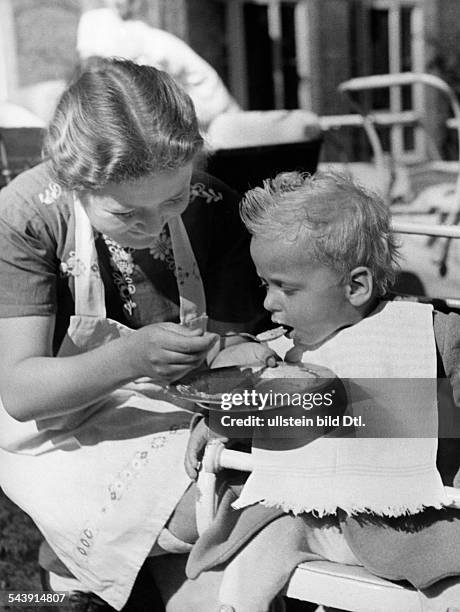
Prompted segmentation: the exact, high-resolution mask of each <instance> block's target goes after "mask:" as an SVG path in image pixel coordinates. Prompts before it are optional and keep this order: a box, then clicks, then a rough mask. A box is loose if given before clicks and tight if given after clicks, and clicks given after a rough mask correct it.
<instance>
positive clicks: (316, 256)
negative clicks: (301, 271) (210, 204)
mask: <svg viewBox="0 0 460 612" xmlns="http://www.w3.org/2000/svg"><path fill="white" fill-rule="evenodd" d="M240 213H241V217H242V219H243V222H244V224H245V225H246V227H247V228H248V230H249V231H250V232H251V233H252V234H253V235H254V236H255V237H258V238H259V237H263V238H266V239H268V240H273V239H280V238H282V239H284V240H289V241H293V242H296V243H298V244H299V248H302V249H304V251H305V254H306V256H307V257H309V258H311V260H312V261H316V262H318V263H320V264H322V265H324V266H327V267H329V268H331V269H333V270H335V271H337V272H339V273H340V274H341V275H342V279H343V280H344V281H347V280H348V279H349V274H350V272H351V271H352V270H353V269H354V268H356V267H357V266H366V267H367V268H369V269H370V270H371V272H372V275H373V278H374V283H375V286H376V289H377V291H378V292H379V294H380V295H383V294H384V293H385V292H386V291H387V289H388V286H389V285H390V284H391V283H393V282H394V278H395V274H396V268H397V261H398V256H399V255H398V244H397V242H396V239H395V236H394V234H393V232H392V230H391V225H390V212H389V210H388V208H387V206H385V204H384V202H383V200H382V198H381V197H380V196H378V195H377V194H375V193H372V192H370V191H368V190H367V189H365V188H364V187H362V186H361V185H359V184H358V183H357V182H355V181H354V180H353V179H352V178H351V177H350V176H348V175H345V174H341V173H337V172H332V171H328V172H318V173H317V174H315V175H314V176H310V175H308V174H302V173H300V172H286V173H282V174H278V175H277V176H276V177H275V178H274V179H272V180H266V181H264V186H263V187H256V188H255V189H252V190H251V191H248V192H247V193H246V195H245V197H244V199H243V201H242V202H241V205H240Z"/></svg>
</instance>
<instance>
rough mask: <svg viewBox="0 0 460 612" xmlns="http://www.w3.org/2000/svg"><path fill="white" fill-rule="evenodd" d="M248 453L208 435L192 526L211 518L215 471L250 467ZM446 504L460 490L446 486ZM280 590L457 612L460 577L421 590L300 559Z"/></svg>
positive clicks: (315, 598) (459, 496) (327, 599)
mask: <svg viewBox="0 0 460 612" xmlns="http://www.w3.org/2000/svg"><path fill="white" fill-rule="evenodd" d="M252 467H253V466H252V458H251V454H250V453H244V452H241V451H234V450H230V449H227V448H225V446H224V444H223V443H222V442H221V441H220V440H211V441H210V442H209V443H208V445H207V447H206V450H205V453H204V457H203V461H202V469H201V471H200V474H199V477H198V488H199V491H200V498H199V500H198V502H197V524H198V531H199V533H202V532H203V531H204V530H205V529H206V528H207V527H208V526H209V525H210V524H211V522H212V520H213V518H214V514H215V511H216V494H215V483H216V474H217V472H218V471H219V470H221V469H224V468H228V469H232V470H242V471H246V472H250V471H252ZM446 493H447V495H448V497H449V499H450V500H451V503H452V506H455V507H457V508H460V489H454V488H453V487H446ZM284 595H286V596H287V597H290V598H292V599H298V600H301V601H308V602H312V603H316V604H319V605H322V606H327V607H332V608H339V609H340V610H349V611H350V612H460V578H449V579H445V580H443V581H441V582H439V583H437V584H436V585H435V586H433V587H431V588H429V589H427V590H426V591H424V592H421V591H417V590H416V589H414V588H413V587H411V586H410V585H409V584H408V583H396V582H391V581H390V580H385V579H383V578H378V577H377V576H374V575H373V574H371V573H370V572H368V571H367V570H366V569H364V568H363V567H358V566H352V565H342V564H340V563H333V562H332V561H309V562H308V563H301V564H300V565H299V566H298V567H297V569H296V570H295V572H294V574H293V575H292V577H291V579H290V581H289V584H288V585H287V587H286V590H285V592H284Z"/></svg>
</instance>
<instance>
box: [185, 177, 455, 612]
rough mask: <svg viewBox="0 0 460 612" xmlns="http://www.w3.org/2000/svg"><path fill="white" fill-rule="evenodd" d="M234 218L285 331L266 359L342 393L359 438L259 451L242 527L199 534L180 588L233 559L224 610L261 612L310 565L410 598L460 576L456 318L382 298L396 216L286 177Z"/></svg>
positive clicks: (358, 194) (349, 185) (346, 193)
mask: <svg viewBox="0 0 460 612" xmlns="http://www.w3.org/2000/svg"><path fill="white" fill-rule="evenodd" d="M241 216H242V218H243V221H244V223H245V224H246V226H247V228H248V229H249V231H250V232H251V234H252V242H251V255H252V258H253V260H254V262H255V265H256V268H257V272H258V274H259V276H260V278H261V279H262V282H263V284H264V285H265V287H266V291H267V295H266V298H265V308H266V309H267V310H268V311H270V312H271V313H272V320H273V322H274V323H276V324H278V325H285V326H290V327H292V328H293V331H292V333H291V334H290V335H291V338H290V339H288V338H286V337H283V338H280V339H278V340H275V341H274V342H272V343H270V347H271V348H272V349H273V350H274V351H276V352H277V353H278V354H280V355H284V356H285V360H286V362H293V363H309V364H315V365H318V366H324V367H327V368H330V369H331V370H332V371H333V372H335V374H336V375H337V376H339V377H340V378H341V379H343V380H344V381H346V383H347V389H348V402H349V405H348V407H347V414H348V415H349V416H351V417H357V416H360V417H361V420H360V421H352V422H355V423H356V422H359V423H361V426H360V427H355V428H352V430H351V431H350V430H349V429H348V430H347V428H345V427H343V426H342V427H341V426H340V425H339V426H338V427H337V428H336V431H335V433H334V432H333V433H332V434H331V433H329V434H328V435H327V436H323V437H320V438H316V439H313V440H311V439H310V441H309V442H308V443H305V444H303V445H300V446H299V444H295V445H292V446H291V447H287V446H286V443H285V442H286V441H285V440H284V441H282V443H281V442H280V443H279V444H278V443H277V439H276V437H271V438H270V443H269V444H267V441H262V443H259V442H258V440H259V439H258V438H257V439H256V438H254V442H253V449H252V454H253V461H254V469H253V472H252V473H251V475H250V476H249V478H248V480H247V481H246V483H245V485H244V487H243V490H242V492H241V495H240V496H239V498H238V500H237V501H236V502H235V503H234V504H233V507H234V508H236V509H238V511H239V512H240V515H239V517H238V519H237V520H235V521H234V526H233V527H232V529H231V530H230V532H229V530H228V529H227V530H224V531H225V534H224V533H222V535H221V537H219V533H218V529H219V525H218V523H216V525H213V526H212V527H211V528H210V529H209V530H208V531H207V532H206V533H205V534H203V536H202V537H201V539H200V540H199V541H198V543H197V544H196V546H195V549H194V550H193V551H192V553H191V555H190V559H189V565H188V572H189V575H190V576H191V577H195V576H196V575H198V574H199V573H200V571H203V570H209V569H211V568H212V567H213V566H214V565H216V564H217V563H222V562H224V561H228V560H230V562H229V564H228V566H227V568H226V571H225V576H224V580H223V583H222V586H221V589H220V600H221V602H222V603H223V604H225V605H227V606H229V607H228V608H224V609H232V608H233V609H234V610H236V612H262V611H265V610H268V608H269V606H270V602H271V601H272V600H273V599H274V597H275V596H276V594H277V593H278V592H279V591H280V590H281V589H282V588H283V586H284V585H285V583H286V582H287V581H288V579H289V576H290V574H291V573H292V571H293V570H294V569H295V567H296V565H297V564H298V563H300V562H302V561H306V560H312V559H329V560H332V561H337V562H341V563H348V564H356V565H364V566H365V567H366V568H367V569H369V570H370V571H372V572H374V573H375V574H377V575H380V576H382V577H386V578H390V579H394V580H402V579H406V580H409V581H410V582H411V583H412V584H413V585H414V586H415V587H416V588H418V589H424V588H426V587H428V586H430V585H431V584H433V583H434V582H436V581H437V580H440V579H441V578H443V577H445V576H447V575H460V557H459V555H458V550H459V547H460V511H458V510H453V509H446V508H445V506H446V505H447V504H448V500H447V498H446V496H445V492H444V488H443V481H442V477H441V475H440V473H439V472H438V470H437V467H436V450H437V419H438V413H437V397H436V393H437V390H436V379H437V377H438V378H439V377H444V378H445V377H448V378H449V379H450V383H451V385H452V388H453V393H454V398H455V399H456V400H457V399H459V393H460V381H459V373H458V367H457V364H458V359H459V348H458V347H459V346H460V318H459V317H458V315H456V314H449V315H445V314H442V313H440V312H436V311H434V310H433V307H432V306H431V305H430V304H421V303H416V302H409V301H391V300H388V299H385V297H384V296H385V294H386V293H387V290H388V288H389V286H390V285H391V283H392V282H393V281H394V277H395V268H396V262H397V258H398V248H397V244H396V240H395V237H394V235H393V233H392V231H391V226H390V213H389V210H388V209H387V208H386V206H385V205H384V203H383V202H382V200H381V199H380V198H379V197H378V196H376V195H375V194H372V193H369V192H367V191H365V190H364V189H363V188H362V187H361V186H359V185H357V184H355V183H354V182H353V181H352V180H351V179H350V178H349V177H347V176H343V175H339V174H335V173H318V174H316V175H315V176H313V177H310V176H305V175H302V174H299V173H296V172H292V173H284V174H280V175H278V176H277V177H276V178H275V179H273V180H271V181H265V183H264V187H263V188H256V189H253V190H252V191H250V192H248V193H247V194H246V196H245V198H244V200H243V202H242V204H241ZM457 404H458V402H457ZM262 508H263V509H262ZM264 512H265V515H266V519H265V527H264V528H263V529H261V524H262V522H263V521H262V522H261V516H262V515H263V513H264ZM251 515H252V516H254V521H251ZM255 523H257V527H255V526H254V525H255ZM220 528H221V526H220ZM433 541H436V542H437V546H436V550H433V544H432V542H433ZM213 551H214V553H213ZM428 559H429V561H428ZM255 568H257V569H255Z"/></svg>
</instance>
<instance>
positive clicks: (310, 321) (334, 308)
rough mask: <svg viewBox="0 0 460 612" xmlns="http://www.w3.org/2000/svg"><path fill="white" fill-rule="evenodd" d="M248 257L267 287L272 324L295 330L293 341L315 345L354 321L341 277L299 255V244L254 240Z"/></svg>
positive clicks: (302, 254) (277, 240)
mask: <svg viewBox="0 0 460 612" xmlns="http://www.w3.org/2000/svg"><path fill="white" fill-rule="evenodd" d="M251 255H252V258H253V260H254V263H255V265H256V268H257V273H258V275H259V276H260V278H261V279H262V282H263V283H264V285H265V286H266V289H267V295H266V298H265V302H264V306H265V308H266V309H267V310H268V311H269V312H271V313H272V321H273V322H274V323H277V324H281V325H289V326H291V327H293V328H294V338H295V340H296V341H297V342H300V343H302V344H305V345H316V344H318V343H321V342H322V341H323V340H325V339H326V338H328V337H329V336H330V335H331V334H333V333H334V332H335V331H337V330H338V329H340V328H342V327H345V326H347V325H350V324H352V323H354V322H355V320H356V312H355V310H354V308H353V307H352V306H351V304H350V302H349V301H348V299H347V293H346V285H345V284H344V283H343V282H342V281H341V278H340V275H339V274H338V273H337V272H335V271H334V270H331V269H330V268H326V267H325V266H322V265H320V264H317V263H312V262H311V261H310V260H309V259H308V258H307V257H306V255H305V254H304V253H303V252H302V248H301V247H300V246H299V243H298V242H297V244H296V243H292V242H288V241H285V240H282V239H276V240H273V241H270V240H268V239H266V238H253V239H252V242H251Z"/></svg>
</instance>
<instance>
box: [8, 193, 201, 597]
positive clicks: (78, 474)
mask: <svg viewBox="0 0 460 612" xmlns="http://www.w3.org/2000/svg"><path fill="white" fill-rule="evenodd" d="M74 209H75V227H76V230H75V241H76V258H77V259H78V260H79V269H78V274H77V275H76V276H75V288H74V292H75V296H74V297H75V316H73V317H72V318H71V321H70V325H69V329H68V332H67V336H66V338H65V339H64V342H63V344H62V347H61V350H60V352H59V355H60V356H66V355H72V354H76V353H78V352H84V351H86V350H90V349H92V348H94V347H97V346H99V345H101V344H103V343H105V342H109V341H111V340H113V339H116V338H119V337H120V336H123V335H125V334H130V333H133V330H131V329H129V328H127V327H125V326H123V325H121V324H120V323H118V322H116V321H113V320H110V319H107V318H106V311H105V303H104V287H103V283H102V280H101V278H100V275H99V269H98V265H97V256H96V249H95V244H94V237H93V230H92V228H91V225H90V222H89V219H88V217H87V215H86V213H85V211H84V209H83V207H82V205H81V203H80V201H79V200H78V198H77V197H75V198H74ZM169 229H170V233H171V240H172V244H173V251H174V255H175V262H176V268H177V270H178V272H181V273H180V274H179V273H178V274H177V277H178V279H180V282H179V281H178V289H179V295H180V313H181V322H183V323H189V322H191V323H192V324H193V323H194V322H195V323H196V322H197V321H198V322H199V323H200V324H202V323H203V321H205V320H206V316H205V314H204V313H205V299H204V290H203V286H202V282H201V278H200V276H199V272H198V267H197V264H196V261H195V257H194V254H193V251H192V248H191V245H190V242H189V240H188V236H187V234H186V231H185V228H184V226H183V223H182V220H181V219H180V217H177V218H175V219H172V220H171V221H170V222H169ZM81 383H82V384H84V381H81ZM190 416H191V414H190V413H189V412H187V411H185V410H183V409H182V408H181V407H180V406H176V405H173V404H171V403H170V401H166V399H165V396H164V394H163V391H162V389H161V387H159V386H158V385H156V384H154V383H153V382H152V381H150V380H149V379H140V380H138V381H134V382H132V383H130V384H128V385H125V386H123V387H121V388H119V389H117V390H116V391H114V392H113V393H111V394H110V395H109V396H107V397H105V398H103V399H101V400H100V401H98V402H96V403H95V404H92V405H91V406H89V407H87V408H85V409H82V410H79V411H77V412H74V413H71V414H69V415H64V416H58V417H54V418H47V419H42V420H40V421H31V422H26V423H20V422H18V421H16V420H15V419H13V418H11V417H10V416H9V415H8V413H7V412H6V411H5V409H4V408H3V406H1V404H0V447H1V448H2V449H3V450H0V485H1V486H2V488H3V489H4V491H5V493H6V494H7V495H8V496H9V497H10V498H11V499H12V500H13V501H14V502H15V503H16V504H18V505H19V506H20V507H21V508H22V509H23V510H24V511H25V512H27V514H29V515H30V516H31V517H32V519H33V520H34V522H35V523H36V524H37V526H38V527H39V529H40V530H41V532H42V533H43V535H44V537H45V538H46V540H47V541H48V543H49V544H50V545H51V546H52V548H53V549H54V550H55V551H56V553H57V554H58V556H59V557H60V559H61V560H62V561H63V562H64V563H65V565H66V566H67V567H68V569H69V570H70V571H71V572H72V574H74V576H75V577H76V578H78V579H79V580H80V581H81V583H82V584H83V586H84V587H85V588H86V589H89V590H91V591H93V592H95V593H97V594H98V595H99V596H101V597H102V598H103V599H105V600H106V601H107V602H108V603H109V604H110V605H111V606H113V607H114V608H116V609H120V608H122V607H123V605H124V604H125V602H126V600H127V598H128V597H129V594H130V591H131V588H132V586H133V584H134V581H135V579H136V576H137V573H138V571H139V569H140V567H141V565H142V563H143V562H144V560H145V558H146V556H147V554H148V553H149V551H150V550H151V548H152V546H153V544H154V542H155V541H156V539H157V537H158V535H159V533H160V531H161V530H162V528H163V527H164V525H165V523H166V521H167V519H168V518H169V516H170V515H171V513H172V511H173V510H174V508H175V506H176V504H177V502H178V501H179V499H180V498H181V496H182V495H183V493H184V491H185V490H186V488H187V487H188V485H189V484H190V479H189V478H188V476H187V475H186V473H185V469H184V467H183V463H184V454H185V449H186V445H187V440H188V425H189V421H190Z"/></svg>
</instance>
